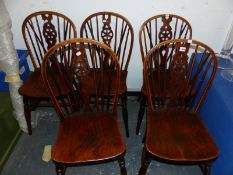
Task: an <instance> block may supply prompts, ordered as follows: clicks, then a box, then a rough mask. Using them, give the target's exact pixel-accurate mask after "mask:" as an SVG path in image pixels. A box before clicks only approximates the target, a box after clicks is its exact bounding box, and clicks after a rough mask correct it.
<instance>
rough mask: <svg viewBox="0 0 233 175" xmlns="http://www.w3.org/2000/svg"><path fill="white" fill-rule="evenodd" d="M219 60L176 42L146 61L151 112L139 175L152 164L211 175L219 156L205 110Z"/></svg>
mask: <svg viewBox="0 0 233 175" xmlns="http://www.w3.org/2000/svg"><path fill="white" fill-rule="evenodd" d="M217 65H218V63H217V58H216V56H215V53H214V52H213V50H212V49H211V48H209V47H208V46H207V45H205V44H203V43H201V42H198V41H195V40H188V39H174V40H168V41H165V42H162V43H160V44H157V45H156V46H155V47H153V48H152V49H151V50H150V51H149V52H148V53H147V55H146V57H145V60H144V80H145V86H146V90H147V101H148V112H147V121H146V137H145V143H144V149H143V153H142V163H141V168H140V171H139V175H145V174H146V171H147V168H148V166H149V164H150V162H151V159H156V160H159V161H163V162H166V163H173V164H184V165H187V164H189V165H195V164H196V165H199V166H200V168H201V170H202V172H203V175H209V174H210V167H211V163H212V162H213V161H214V160H215V159H216V158H217V157H218V154H219V150H218V147H217V145H216V144H215V142H214V140H213V139H212V137H211V136H210V134H209V132H208V130H207V128H206V127H205V126H204V124H203V121H202V119H201V116H200V114H199V112H198V111H199V109H200V107H201V105H202V104H203V102H204V100H205V97H206V95H207V92H208V91H209V89H210V87H211V85H212V83H213V80H214V77H215V75H216V71H217Z"/></svg>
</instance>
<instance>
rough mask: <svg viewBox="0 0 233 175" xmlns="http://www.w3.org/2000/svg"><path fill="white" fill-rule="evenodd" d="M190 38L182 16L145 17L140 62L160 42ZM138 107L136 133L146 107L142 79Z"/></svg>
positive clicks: (141, 33) (190, 30)
mask: <svg viewBox="0 0 233 175" xmlns="http://www.w3.org/2000/svg"><path fill="white" fill-rule="evenodd" d="M178 38H187V39H191V38H192V27H191V25H190V24H189V22H188V21H187V20H186V19H184V18H183V17H180V16H177V15H172V14H162V15H157V16H153V17H151V18H149V19H147V20H146V21H145V22H144V23H143V24H142V25H141V28H140V31H139V44H140V52H141V58H142V62H144V59H145V56H146V54H147V52H148V51H149V50H150V49H151V48H153V47H154V46H156V45H157V44H159V43H160V42H163V41H166V40H171V39H178ZM140 96H141V97H140V108H139V112H138V119H137V126H136V134H138V133H139V131H140V126H141V123H142V119H143V115H144V112H145V109H146V100H147V94H146V89H145V85H144V81H143V85H142V88H141V95H140Z"/></svg>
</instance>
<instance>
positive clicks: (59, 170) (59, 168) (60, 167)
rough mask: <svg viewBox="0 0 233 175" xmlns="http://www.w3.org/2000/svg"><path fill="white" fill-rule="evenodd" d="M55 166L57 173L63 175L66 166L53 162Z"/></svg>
mask: <svg viewBox="0 0 233 175" xmlns="http://www.w3.org/2000/svg"><path fill="white" fill-rule="evenodd" d="M55 166H56V173H57V175H65V172H66V166H65V165H64V164H61V163H57V162H55Z"/></svg>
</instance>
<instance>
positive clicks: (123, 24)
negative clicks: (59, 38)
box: [80, 12, 134, 71]
mask: <svg viewBox="0 0 233 175" xmlns="http://www.w3.org/2000/svg"><path fill="white" fill-rule="evenodd" d="M80 36H81V37H86V38H91V39H94V40H97V41H101V42H104V43H105V44H107V45H108V46H109V47H111V48H112V50H113V51H114V52H115V53H116V54H117V56H118V59H119V63H120V69H121V71H127V69H128V65H129V62H130V57H131V53H132V49H133V42H134V32H133V28H132V25H131V24H130V22H129V21H128V20H127V19H126V18H125V17H124V16H122V15H120V14H117V13H113V12H98V13H94V14H92V15H90V16H88V17H87V18H86V19H85V20H84V22H83V23H82V25H81V29H80Z"/></svg>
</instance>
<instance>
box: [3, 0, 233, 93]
mask: <svg viewBox="0 0 233 175" xmlns="http://www.w3.org/2000/svg"><path fill="white" fill-rule="evenodd" d="M4 2H5V4H6V7H7V9H8V11H9V13H10V15H11V18H12V23H13V26H12V31H13V34H14V43H15V46H16V48H25V44H24V41H23V38H22V34H21V24H22V21H23V20H24V18H25V17H26V16H27V15H29V14H30V13H32V12H35V11H39V10H53V11H58V12H61V13H64V14H65V15H67V16H69V17H70V18H71V19H72V20H73V21H74V22H75V23H76V25H77V28H79V27H80V25H81V23H82V21H83V20H84V19H85V17H87V16H88V15H90V14H91V13H93V12H97V11H113V12H117V13H120V14H122V15H124V16H125V17H127V18H128V20H129V21H130V22H131V23H132V25H133V28H134V32H135V44H134V48H133V54H132V59H131V62H130V66H129V76H128V82H127V83H128V88H129V90H131V91H132V90H140V88H141V83H142V63H141V58H140V52H139V44H138V32H139V28H140V25H141V24H142V22H143V21H145V20H146V19H147V18H149V17H151V16H154V15H157V14H160V13H171V14H177V15H180V16H183V17H184V18H186V19H187V20H188V21H189V22H190V24H191V25H192V28H193V39H196V40H200V41H202V42H204V43H206V44H207V45H209V46H210V47H212V48H213V49H214V50H215V51H216V52H219V50H220V49H221V47H222V45H223V42H224V39H225V37H226V35H227V32H228V29H229V27H230V24H231V21H232V20H233V0H4Z"/></svg>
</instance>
